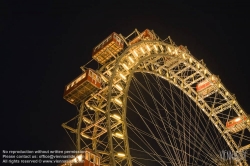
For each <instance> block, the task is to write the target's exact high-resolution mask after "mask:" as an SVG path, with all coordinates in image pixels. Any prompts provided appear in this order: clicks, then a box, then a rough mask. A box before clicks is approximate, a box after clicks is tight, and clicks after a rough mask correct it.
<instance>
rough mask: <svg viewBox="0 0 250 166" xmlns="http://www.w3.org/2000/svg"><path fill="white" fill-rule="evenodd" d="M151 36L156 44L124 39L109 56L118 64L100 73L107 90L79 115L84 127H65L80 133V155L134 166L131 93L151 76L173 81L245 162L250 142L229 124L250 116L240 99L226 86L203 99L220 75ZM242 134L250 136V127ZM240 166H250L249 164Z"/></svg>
mask: <svg viewBox="0 0 250 166" xmlns="http://www.w3.org/2000/svg"><path fill="white" fill-rule="evenodd" d="M151 32H152V33H153V34H154V38H153V40H140V41H139V42H136V43H134V44H130V43H129V37H130V36H131V35H134V34H136V35H137V36H138V37H140V33H139V32H138V31H137V30H135V31H134V32H133V33H132V34H130V35H129V36H127V37H124V36H122V35H121V34H120V35H119V36H120V37H121V38H122V40H123V41H124V42H125V44H126V47H125V49H123V50H122V51H121V52H120V53H116V54H113V53H112V50H109V49H107V50H105V51H106V52H108V53H109V54H110V55H111V56H112V58H111V59H110V60H108V61H107V62H105V64H103V65H102V67H101V68H100V69H99V70H98V71H97V72H98V74H99V75H100V76H101V78H102V89H101V90H97V91H95V92H93V93H92V94H91V95H90V96H89V97H88V98H86V99H85V100H83V101H82V103H81V105H80V106H79V109H78V110H79V115H78V116H77V117H75V118H74V119H73V120H77V121H78V123H77V128H74V127H70V126H71V125H70V123H71V121H69V122H66V123H63V125H62V126H63V127H64V128H65V129H67V130H70V131H71V132H73V133H76V135H77V141H76V147H77V149H78V150H80V149H82V148H85V147H89V148H92V149H93V150H94V151H96V152H98V153H99V154H101V155H102V161H101V163H102V165H112V166H114V165H129V166H132V165H133V156H132V155H131V154H130V146H129V143H130V142H129V137H130V136H129V135H128V131H127V130H128V129H127V127H128V124H127V122H128V119H129V117H127V109H128V108H127V102H128V93H129V88H130V85H131V81H132V79H133V78H134V76H135V73H147V74H150V75H154V76H156V77H158V78H160V79H163V80H166V81H168V82H169V83H170V84H171V85H173V86H175V87H176V88H178V89H180V90H181V91H182V92H183V93H184V94H185V95H186V96H188V97H189V98H190V99H191V100H192V102H194V103H196V105H197V106H198V107H199V109H200V110H202V111H203V113H204V114H205V115H206V116H207V121H210V122H212V123H213V124H214V126H215V128H216V129H217V130H218V132H219V133H220V135H221V136H222V137H223V138H224V140H225V142H226V144H227V146H228V147H229V149H230V150H231V151H232V152H235V153H238V154H240V155H241V158H242V159H243V158H244V156H242V153H240V152H242V151H245V150H247V149H249V148H250V144H249V142H248V141H249V138H248V137H247V136H246V135H245V134H244V132H240V134H238V137H237V139H236V138H235V137H234V136H233V135H234V134H233V133H232V132H230V131H228V130H227V128H226V126H225V124H226V120H225V119H227V120H228V118H229V117H230V116H232V115H234V116H236V117H237V116H238V117H240V116H247V114H246V112H245V111H244V110H243V109H242V108H241V106H240V105H239V104H238V102H237V100H236V98H235V96H234V95H233V94H232V93H230V92H229V91H228V90H227V89H226V88H225V86H224V85H223V84H222V83H221V81H220V80H219V81H218V82H217V83H216V84H214V85H213V89H212V90H210V91H209V93H207V94H206V95H205V96H202V95H199V94H198V93H197V91H196V85H197V83H199V82H202V81H204V80H208V79H210V78H211V77H212V76H214V74H212V73H211V72H210V71H209V69H208V68H207V67H206V65H205V64H204V62H203V61H202V60H201V61H199V60H197V59H195V57H194V56H193V55H191V53H190V52H189V51H188V49H187V48H186V47H180V46H177V45H175V44H174V43H173V42H172V40H171V39H170V37H168V38H167V39H165V40H161V39H160V38H159V37H158V36H157V35H156V34H155V33H154V32H153V31H151ZM217 77H218V76H217ZM229 112H230V113H229ZM229 114H230V115H229ZM204 123H205V122H204ZM242 131H247V132H249V131H250V125H249V123H248V124H246V125H245V127H244V128H242ZM243 139H245V140H246V142H247V143H245V145H242V140H243ZM218 155H219V154H218ZM240 163H241V165H248V164H247V161H246V160H241V161H240ZM179 164H180V163H179ZM134 165H135V164H134ZM138 165H140V164H138ZM162 165H165V164H162ZM180 165H181V164H180ZM183 165H184V164H183Z"/></svg>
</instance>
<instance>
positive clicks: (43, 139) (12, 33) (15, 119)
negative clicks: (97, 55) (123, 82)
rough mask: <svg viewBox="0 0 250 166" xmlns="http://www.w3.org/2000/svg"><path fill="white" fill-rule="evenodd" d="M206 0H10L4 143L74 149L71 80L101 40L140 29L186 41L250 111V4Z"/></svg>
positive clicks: (4, 8) (0, 52)
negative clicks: (68, 127) (67, 89)
mask: <svg viewBox="0 0 250 166" xmlns="http://www.w3.org/2000/svg"><path fill="white" fill-rule="evenodd" d="M131 2H132V1H131ZM202 2H204V3H203V5H198V4H190V3H187V2H185V3H181V2H179V3H175V4H173V3H167V1H166V0H165V1H148V2H140V3H138V2H134V3H128V2H127V1H122V2H118V1H114V2H107V1H98V0H96V1H91V2H88V3H87V2H86V1H85V0H81V1H77V2H74V1H63V0H62V1H59V0H58V1H55V0H50V1H48V0H43V1H38V0H35V1H34V0H33V1H9V0H4V1H2V2H1V5H0V20H1V26H0V44H1V45H0V47H1V49H0V58H1V60H0V62H1V65H0V66H1V89H2V91H1V144H2V145H1V148H2V149H5V150H13V149H22V150H23V149H35V150H36V149H45V150H46V149H52V150H55V149H62V150H64V149H67V148H68V149H69V148H73V145H72V143H71V142H70V139H69V137H68V136H67V134H66V132H65V131H64V129H63V128H62V127H61V124H62V123H63V122H66V121H68V120H69V119H71V118H72V117H73V116H75V115H76V113H77V112H76V108H75V107H74V106H73V105H70V104H69V103H67V102H66V101H64V100H63V97H62V95H63V91H64V86H65V85H66V84H67V83H69V82H70V81H71V80H73V79H74V78H75V77H76V76H78V75H79V74H80V73H81V70H80V68H79V67H80V66H81V65H83V64H85V63H87V62H88V61H89V60H91V53H92V49H93V48H94V46H96V45H97V44H99V43H100V42H101V41H102V40H103V39H105V38H106V37H107V36H108V35H109V34H110V33H112V32H114V31H115V32H117V33H122V34H123V35H124V36H127V35H128V34H130V33H131V32H132V31H133V30H134V29H135V28H137V29H138V30H139V31H143V30H144V29H146V28H149V29H153V30H154V31H155V32H156V34H158V35H159V36H160V37H161V38H162V39H165V38H166V37H167V36H171V38H172V39H173V41H174V42H175V43H176V44H177V45H180V44H182V45H186V46H187V47H188V49H189V50H190V52H191V53H192V54H193V55H194V56H195V57H196V58H197V59H204V61H205V63H206V65H207V66H208V68H209V69H210V70H211V71H212V72H213V73H214V74H216V75H219V76H220V78H221V80H222V82H223V84H224V85H225V86H226V87H227V88H228V89H229V90H230V91H231V92H232V93H234V94H236V97H237V100H238V101H239V103H240V104H241V106H242V107H243V108H244V109H245V110H246V112H248V113H250V106H249V99H250V95H249V83H250V75H249V59H248V58H249V53H248V51H249V37H250V26H249V18H248V15H249V14H250V11H249V6H248V5H247V3H245V4H244V3H240V2H238V3H236V2H235V3H233V2H231V1H227V3H225V4H223V3H219V4H218V3H215V2H213V3H212V2H211V1H207V3H205V1H202ZM208 2H209V3H208ZM230 2H231V3H230ZM96 66H97V65H96V64H94V65H93V67H96Z"/></svg>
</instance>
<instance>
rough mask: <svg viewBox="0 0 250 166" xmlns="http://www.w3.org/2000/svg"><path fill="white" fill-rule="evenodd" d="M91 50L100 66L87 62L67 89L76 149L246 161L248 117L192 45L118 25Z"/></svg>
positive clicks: (139, 158)
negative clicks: (123, 30) (125, 32)
mask: <svg viewBox="0 0 250 166" xmlns="http://www.w3.org/2000/svg"><path fill="white" fill-rule="evenodd" d="M92 57H93V59H94V60H96V61H97V62H98V63H99V64H101V68H99V69H96V70H94V69H90V68H86V67H84V68H85V69H84V70H83V73H82V74H81V75H80V76H78V77H77V78H76V79H74V80H73V81H72V82H70V83H69V84H68V85H66V87H65V92H64V99H65V100H67V101H68V102H69V103H71V104H73V105H75V106H77V110H78V115H77V116H76V117H74V118H73V119H71V120H69V121H68V122H65V123H63V124H62V126H63V127H64V128H65V130H66V131H67V132H68V134H69V135H70V136H71V139H72V142H73V143H74V145H75V146H76V149H77V150H82V149H86V148H88V149H92V151H93V152H94V153H96V154H98V156H99V157H100V158H101V160H100V164H99V165H112V166H114V165H128V166H132V165H133V166H137V165H138V166H142V165H157V166H158V165H164V166H165V165H176V166H181V165H185V166H187V165H188V166H191V165H230V164H231V165H241V166H243V165H244V166H245V165H248V163H247V162H248V160H250V158H249V157H250V156H249V154H248V153H247V150H248V149H249V148H250V137H249V133H250V118H249V116H248V115H247V114H246V112H245V111H244V110H243V109H242V108H241V106H240V105H239V104H238V102H237V100H236V98H235V96H234V95H233V94H232V93H230V92H229V91H228V90H227V89H226V88H225V86H224V85H223V84H222V82H221V81H220V79H219V76H217V75H214V74H213V73H211V72H210V71H209V69H208V68H206V65H205V63H204V62H203V61H202V60H201V61H199V60H197V59H195V57H194V56H193V55H192V54H191V53H190V52H189V50H188V49H187V47H184V46H182V45H181V46H177V45H176V44H175V43H174V42H173V41H172V40H171V38H170V37H168V38H167V39H165V40H161V39H160V38H159V37H158V36H157V35H156V34H155V33H154V31H151V30H148V29H146V30H145V31H143V32H142V33H140V32H138V31H137V30H135V31H134V32H132V33H131V34H130V35H128V36H127V37H124V36H123V35H121V34H119V35H118V34H117V33H115V32H114V33H112V34H111V35H110V36H108V37H107V38H106V39H105V40H104V41H102V42H101V43H100V44H99V45H97V46H96V47H95V48H94V49H93V54H92ZM75 122H77V125H76V126H74V124H76V123H75ZM72 133H73V135H71V134H72ZM74 136H75V137H74ZM98 161H99V160H98ZM92 162H93V165H94V161H92ZM88 163H89V162H88ZM65 165H66V164H65ZM97 165H98V164H97Z"/></svg>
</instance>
